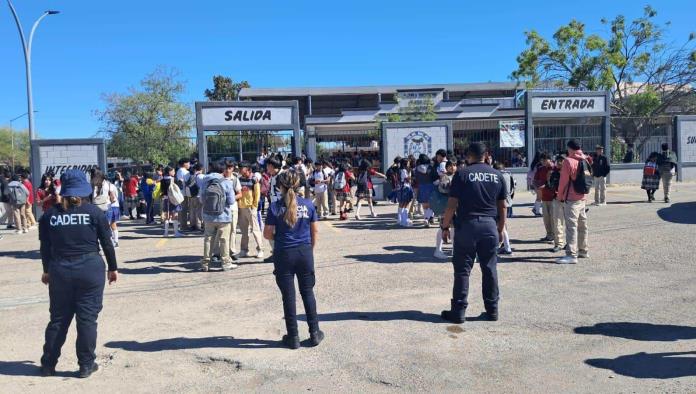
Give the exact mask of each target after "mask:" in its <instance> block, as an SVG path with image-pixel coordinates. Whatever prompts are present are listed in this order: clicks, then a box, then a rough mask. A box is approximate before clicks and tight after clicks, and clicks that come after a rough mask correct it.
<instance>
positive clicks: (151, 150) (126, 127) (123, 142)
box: [97, 68, 195, 163]
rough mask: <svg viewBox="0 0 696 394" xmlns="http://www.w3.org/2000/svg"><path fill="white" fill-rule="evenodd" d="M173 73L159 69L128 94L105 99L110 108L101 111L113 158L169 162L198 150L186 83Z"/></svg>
mask: <svg viewBox="0 0 696 394" xmlns="http://www.w3.org/2000/svg"><path fill="white" fill-rule="evenodd" d="M177 76H178V75H177V73H176V72H175V71H173V70H167V69H164V68H158V69H156V70H155V71H154V72H152V73H151V74H148V75H147V76H146V77H145V78H144V79H143V80H142V81H141V82H140V89H136V88H130V89H129V91H128V93H127V94H119V93H112V94H107V95H104V96H103V99H104V101H105V102H106V109H105V110H103V111H97V115H98V116H99V119H100V120H101V121H102V122H103V131H104V132H105V133H106V134H107V135H108V136H109V137H110V141H109V142H108V144H107V151H108V154H109V156H116V157H125V158H129V159H132V160H135V161H136V162H150V163H169V162H174V161H176V160H178V159H180V158H182V157H189V156H190V155H191V153H192V152H193V151H194V150H195V146H194V144H193V143H192V139H191V138H190V134H189V133H190V131H191V129H192V124H193V123H192V119H193V115H192V112H191V108H190V106H189V105H188V104H185V103H182V102H180V100H179V96H180V95H181V94H182V93H183V92H184V90H185V86H184V84H183V82H181V81H179V80H177Z"/></svg>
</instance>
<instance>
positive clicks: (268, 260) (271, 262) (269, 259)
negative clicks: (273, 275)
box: [263, 255, 273, 264]
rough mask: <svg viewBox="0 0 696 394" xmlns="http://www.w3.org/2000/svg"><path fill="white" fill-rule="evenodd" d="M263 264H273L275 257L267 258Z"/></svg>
mask: <svg viewBox="0 0 696 394" xmlns="http://www.w3.org/2000/svg"><path fill="white" fill-rule="evenodd" d="M263 262H264V263H268V264H273V255H270V256H268V257H266V258H265V259H264V260H263Z"/></svg>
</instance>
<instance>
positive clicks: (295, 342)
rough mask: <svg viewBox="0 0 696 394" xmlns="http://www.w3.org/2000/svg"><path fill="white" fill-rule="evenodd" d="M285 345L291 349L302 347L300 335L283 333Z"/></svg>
mask: <svg viewBox="0 0 696 394" xmlns="http://www.w3.org/2000/svg"><path fill="white" fill-rule="evenodd" d="M283 345H285V346H287V347H288V348H289V349H292V350H295V349H299V348H300V337H299V336H297V335H292V336H290V335H283Z"/></svg>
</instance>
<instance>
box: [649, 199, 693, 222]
mask: <svg viewBox="0 0 696 394" xmlns="http://www.w3.org/2000/svg"><path fill="white" fill-rule="evenodd" d="M657 216H659V217H660V219H662V220H664V221H666V222H670V223H676V224H696V202H680V203H676V204H672V205H670V206H669V207H666V208H662V209H660V210H658V211H657Z"/></svg>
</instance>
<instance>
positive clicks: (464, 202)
mask: <svg viewBox="0 0 696 394" xmlns="http://www.w3.org/2000/svg"><path fill="white" fill-rule="evenodd" d="M502 178H503V175H502V174H501V173H500V171H498V170H496V169H494V168H492V167H491V166H489V165H487V164H484V163H476V164H472V165H470V166H468V167H467V168H465V169H463V170H459V171H458V172H457V174H456V175H455V176H454V178H452V186H451V187H450V194H449V196H450V197H452V198H456V199H457V200H459V204H458V205H457V220H463V219H466V218H471V217H478V216H488V217H497V216H498V201H505V200H506V199H507V190H506V188H505V183H504V181H503V179H502Z"/></svg>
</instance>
